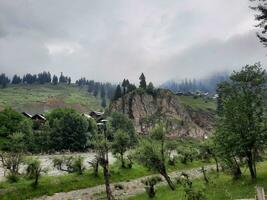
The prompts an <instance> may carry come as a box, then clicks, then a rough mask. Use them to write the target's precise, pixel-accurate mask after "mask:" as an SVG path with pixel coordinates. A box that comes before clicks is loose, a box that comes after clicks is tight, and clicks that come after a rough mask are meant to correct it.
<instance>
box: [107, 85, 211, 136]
mask: <svg viewBox="0 0 267 200" xmlns="http://www.w3.org/2000/svg"><path fill="white" fill-rule="evenodd" d="M192 98H193V97H191V99H190V100H191V101H192V102H194V100H192ZM199 98H200V97H199ZM198 101H199V100H198ZM207 103H209V102H207ZM190 105H191V104H190V102H189V100H188V101H187V100H186V99H181V97H179V96H176V95H175V94H173V93H172V92H171V91H169V90H163V89H160V90H158V91H157V92H156V93H155V94H148V93H147V92H142V91H140V90H135V91H133V92H131V93H128V94H126V95H124V96H123V97H121V98H120V99H118V100H116V101H113V102H112V103H111V104H110V107H109V112H121V113H124V114H126V115H128V116H129V118H130V119H132V120H133V123H134V125H135V128H136V131H137V132H139V133H140V134H146V133H147V132H148V130H149V129H150V128H151V127H152V126H153V125H154V124H155V123H156V122H158V121H159V120H163V121H165V122H166V123H167V125H168V128H169V129H170V132H169V136H170V137H177V136H179V137H181V136H191V137H197V138H200V137H204V136H205V135H209V134H210V133H211V130H212V128H213V123H214V120H215V112H214V110H213V109H210V108H209V107H203V109H201V108H197V107H196V106H193V104H192V106H190Z"/></svg>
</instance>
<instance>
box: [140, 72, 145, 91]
mask: <svg viewBox="0 0 267 200" xmlns="http://www.w3.org/2000/svg"><path fill="white" fill-rule="evenodd" d="M139 80H140V85H139V87H140V88H143V89H146V77H145V75H144V74H143V73H142V74H141V76H140V77H139Z"/></svg>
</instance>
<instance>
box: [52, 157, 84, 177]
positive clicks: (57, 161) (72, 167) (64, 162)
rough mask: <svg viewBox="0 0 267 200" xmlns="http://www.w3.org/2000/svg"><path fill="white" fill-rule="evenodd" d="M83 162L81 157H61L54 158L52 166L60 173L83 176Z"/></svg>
mask: <svg viewBox="0 0 267 200" xmlns="http://www.w3.org/2000/svg"><path fill="white" fill-rule="evenodd" d="M83 161H84V158H83V157H82V156H77V157H73V156H62V157H56V158H54V159H53V165H54V167H55V168H57V169H58V170H60V171H65V172H68V173H78V174H83V172H84V170H85V167H84V164H83Z"/></svg>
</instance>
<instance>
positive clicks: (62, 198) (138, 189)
mask: <svg viewBox="0 0 267 200" xmlns="http://www.w3.org/2000/svg"><path fill="white" fill-rule="evenodd" d="M212 169H215V166H207V167H206V170H207V171H210V170H212ZM183 172H186V173H187V174H189V176H190V177H191V178H197V177H201V176H202V173H201V171H200V168H196V169H191V170H185V171H183ZM180 173H181V171H176V172H172V173H170V174H169V175H170V177H171V178H175V177H178V176H179V175H180ZM147 177H149V176H146V177H142V178H138V179H134V180H131V181H129V182H119V183H113V184H111V187H112V191H113V195H114V196H115V199H127V198H129V197H131V196H134V195H137V194H141V193H144V192H145V189H144V185H143V184H142V180H143V179H145V178H147ZM117 184H121V185H123V189H121V190H116V189H115V188H114V185H117ZM166 184H167V183H166V182H162V183H161V185H166ZM100 199H106V196H105V186H104V185H99V186H96V187H91V188H86V189H81V190H74V191H70V192H61V193H56V194H54V195H53V196H43V197H40V198H37V199H35V200H100Z"/></svg>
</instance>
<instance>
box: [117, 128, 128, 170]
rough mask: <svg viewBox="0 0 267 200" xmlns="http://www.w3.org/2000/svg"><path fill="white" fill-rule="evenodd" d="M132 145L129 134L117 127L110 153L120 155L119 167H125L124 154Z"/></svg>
mask: <svg viewBox="0 0 267 200" xmlns="http://www.w3.org/2000/svg"><path fill="white" fill-rule="evenodd" d="M131 146H132V144H131V138H130V136H129V134H128V133H127V132H125V131H123V130H121V129H118V130H117V131H116V132H115V133H114V136H113V142H112V153H113V154H114V155H117V154H119V155H120V161H121V167H123V168H125V167H126V166H125V161H124V157H123V156H124V154H125V152H126V151H127V150H128V149H129V148H130V147H131Z"/></svg>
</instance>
